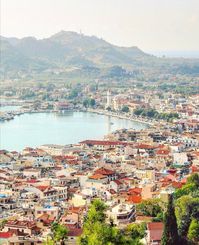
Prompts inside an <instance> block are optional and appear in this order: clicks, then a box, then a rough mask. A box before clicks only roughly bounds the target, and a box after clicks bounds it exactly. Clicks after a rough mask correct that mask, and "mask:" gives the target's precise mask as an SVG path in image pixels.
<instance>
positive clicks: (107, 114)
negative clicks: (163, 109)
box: [86, 109, 155, 126]
mask: <svg viewBox="0 0 199 245" xmlns="http://www.w3.org/2000/svg"><path fill="white" fill-rule="evenodd" d="M86 111H87V112H91V113H95V114H100V115H105V116H111V117H117V118H119V119H125V120H129V121H132V122H139V123H143V124H147V125H149V126H153V125H154V123H155V122H146V121H144V120H141V119H138V118H129V117H128V116H125V115H118V114H117V113H114V112H108V111H103V110H94V109H87V110H86Z"/></svg>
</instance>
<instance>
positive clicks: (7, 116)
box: [0, 108, 158, 127]
mask: <svg viewBox="0 0 199 245" xmlns="http://www.w3.org/2000/svg"><path fill="white" fill-rule="evenodd" d="M61 111H62V110H56V109H54V110H45V109H44V110H31V109H23V108H22V109H19V110H16V111H4V112H0V121H1V122H5V121H9V120H13V119H14V118H15V116H19V115H22V114H26V113H29V114H32V113H53V112H61ZM63 111H71V112H90V113H95V114H99V115H105V116H111V117H116V118H119V119H125V120H129V121H131V122H138V123H142V124H146V125H148V126H149V127H150V126H154V124H155V123H158V122H157V121H152V120H151V121H148V120H147V119H146V120H145V119H140V118H135V117H133V115H131V116H128V115H121V114H120V115H119V114H118V113H116V112H109V111H105V110H96V109H91V108H86V109H79V110H78V109H75V110H74V109H72V110H63Z"/></svg>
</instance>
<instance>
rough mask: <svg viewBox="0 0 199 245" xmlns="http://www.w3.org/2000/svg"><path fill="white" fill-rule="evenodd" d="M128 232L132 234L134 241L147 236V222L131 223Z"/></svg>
mask: <svg viewBox="0 0 199 245" xmlns="http://www.w3.org/2000/svg"><path fill="white" fill-rule="evenodd" d="M127 234H128V235H129V236H130V238H131V239H132V241H134V242H135V244H136V241H137V242H138V241H139V240H141V239H142V238H144V237H145V235H146V224H145V223H141V224H130V225H128V226H127Z"/></svg>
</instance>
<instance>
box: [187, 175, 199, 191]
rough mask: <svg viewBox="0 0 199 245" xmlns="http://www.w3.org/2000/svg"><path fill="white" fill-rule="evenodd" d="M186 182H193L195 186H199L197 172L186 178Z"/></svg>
mask: <svg viewBox="0 0 199 245" xmlns="http://www.w3.org/2000/svg"><path fill="white" fill-rule="evenodd" d="M187 183H188V184H194V185H195V186H196V187H197V188H199V174H198V173H194V174H192V175H191V176H190V177H189V178H188V179H187Z"/></svg>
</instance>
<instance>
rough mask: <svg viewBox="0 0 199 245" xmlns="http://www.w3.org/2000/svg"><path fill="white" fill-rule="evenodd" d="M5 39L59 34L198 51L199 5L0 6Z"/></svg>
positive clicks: (69, 2) (171, 1)
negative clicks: (90, 36)
mask: <svg viewBox="0 0 199 245" xmlns="http://www.w3.org/2000/svg"><path fill="white" fill-rule="evenodd" d="M0 2H1V6H0V7H1V8H0V9H1V15H0V16H1V17H0V20H1V29H0V33H1V35H2V36H6V37H13V36H14V37H19V38H21V37H26V36H34V37H36V38H39V39H41V38H46V37H49V36H51V35H53V34H55V33H57V32H59V31H61V30H66V31H76V32H80V30H81V32H82V33H84V34H85V35H95V36H98V37H100V38H103V39H105V40H106V41H108V42H111V43H113V44H116V45H119V46H138V47H139V48H141V49H143V50H144V51H150V50H184V51H189V50H199V0H0Z"/></svg>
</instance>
